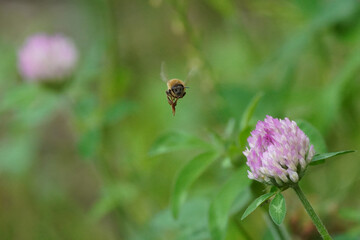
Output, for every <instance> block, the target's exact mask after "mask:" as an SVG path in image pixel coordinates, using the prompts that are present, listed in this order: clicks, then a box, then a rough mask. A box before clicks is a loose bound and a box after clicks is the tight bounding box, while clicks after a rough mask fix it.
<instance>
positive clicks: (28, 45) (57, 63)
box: [18, 34, 78, 82]
mask: <svg viewBox="0 0 360 240" xmlns="http://www.w3.org/2000/svg"><path fill="white" fill-rule="evenodd" d="M77 59H78V52H77V49H76V47H75V45H74V43H73V42H72V40H71V39H69V38H67V37H65V36H63V35H61V34H56V35H46V34H35V35H32V36H30V37H29V38H28V39H27V40H26V42H25V43H24V45H23V46H22V47H21V48H20V49H19V51H18V68H19V72H20V74H21V76H22V77H23V78H24V79H25V80H27V81H31V82H57V81H61V80H64V79H65V78H66V77H68V76H70V74H71V73H72V71H73V69H74V67H75V65H76V62H77Z"/></svg>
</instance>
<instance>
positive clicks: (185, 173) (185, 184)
mask: <svg viewBox="0 0 360 240" xmlns="http://www.w3.org/2000/svg"><path fill="white" fill-rule="evenodd" d="M216 157H217V154H216V153H215V152H212V151H211V152H206V153H202V154H200V155H198V156H196V157H195V158H193V159H192V160H190V161H189V162H188V163H186V165H185V166H184V167H183V168H182V169H181V170H180V172H179V173H178V175H177V177H176V180H175V184H174V187H173V190H172V194H171V209H172V213H173V216H174V218H177V217H178V213H179V209H180V206H181V205H182V203H183V202H184V200H185V198H186V191H187V189H188V188H189V187H190V185H191V184H192V183H193V182H195V180H196V179H197V178H198V177H199V176H200V175H201V174H202V173H203V172H204V171H205V170H206V169H207V168H208V167H209V166H210V164H211V163H212V162H213V161H214V160H215V159H216Z"/></svg>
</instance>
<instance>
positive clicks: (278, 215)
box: [269, 192, 286, 225]
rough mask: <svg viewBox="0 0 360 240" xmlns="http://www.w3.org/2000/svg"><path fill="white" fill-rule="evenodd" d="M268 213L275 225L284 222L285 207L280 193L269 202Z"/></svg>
mask: <svg viewBox="0 0 360 240" xmlns="http://www.w3.org/2000/svg"><path fill="white" fill-rule="evenodd" d="M269 213H270V216H271V218H272V220H273V221H274V223H276V224H277V225H280V224H281V223H282V222H283V221H284V218H285V215H286V205H285V198H284V196H283V195H282V194H281V193H280V192H279V193H278V194H276V195H275V197H274V199H273V200H272V201H271V203H270V206H269Z"/></svg>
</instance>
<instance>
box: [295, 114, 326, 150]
mask: <svg viewBox="0 0 360 240" xmlns="http://www.w3.org/2000/svg"><path fill="white" fill-rule="evenodd" d="M295 122H296V124H297V125H298V126H299V128H300V129H301V130H302V131H303V132H304V133H305V134H306V136H308V137H309V139H310V144H312V145H314V149H315V151H316V152H317V153H324V152H327V147H326V143H325V140H324V138H323V136H322V135H321V133H320V132H319V130H317V129H316V128H315V127H314V126H313V125H311V124H310V123H309V122H307V121H305V120H302V119H299V120H296V121H295Z"/></svg>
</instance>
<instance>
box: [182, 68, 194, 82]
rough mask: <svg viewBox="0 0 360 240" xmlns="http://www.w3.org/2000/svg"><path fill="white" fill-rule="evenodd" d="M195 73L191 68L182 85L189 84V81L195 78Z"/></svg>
mask: <svg viewBox="0 0 360 240" xmlns="http://www.w3.org/2000/svg"><path fill="white" fill-rule="evenodd" d="M196 72H197V69H196V68H194V67H193V68H191V70H190V71H189V73H188V75H187V77H186V79H185V81H184V83H185V84H187V83H188V82H189V80H190V79H192V78H193V77H194V76H195V74H196Z"/></svg>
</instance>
